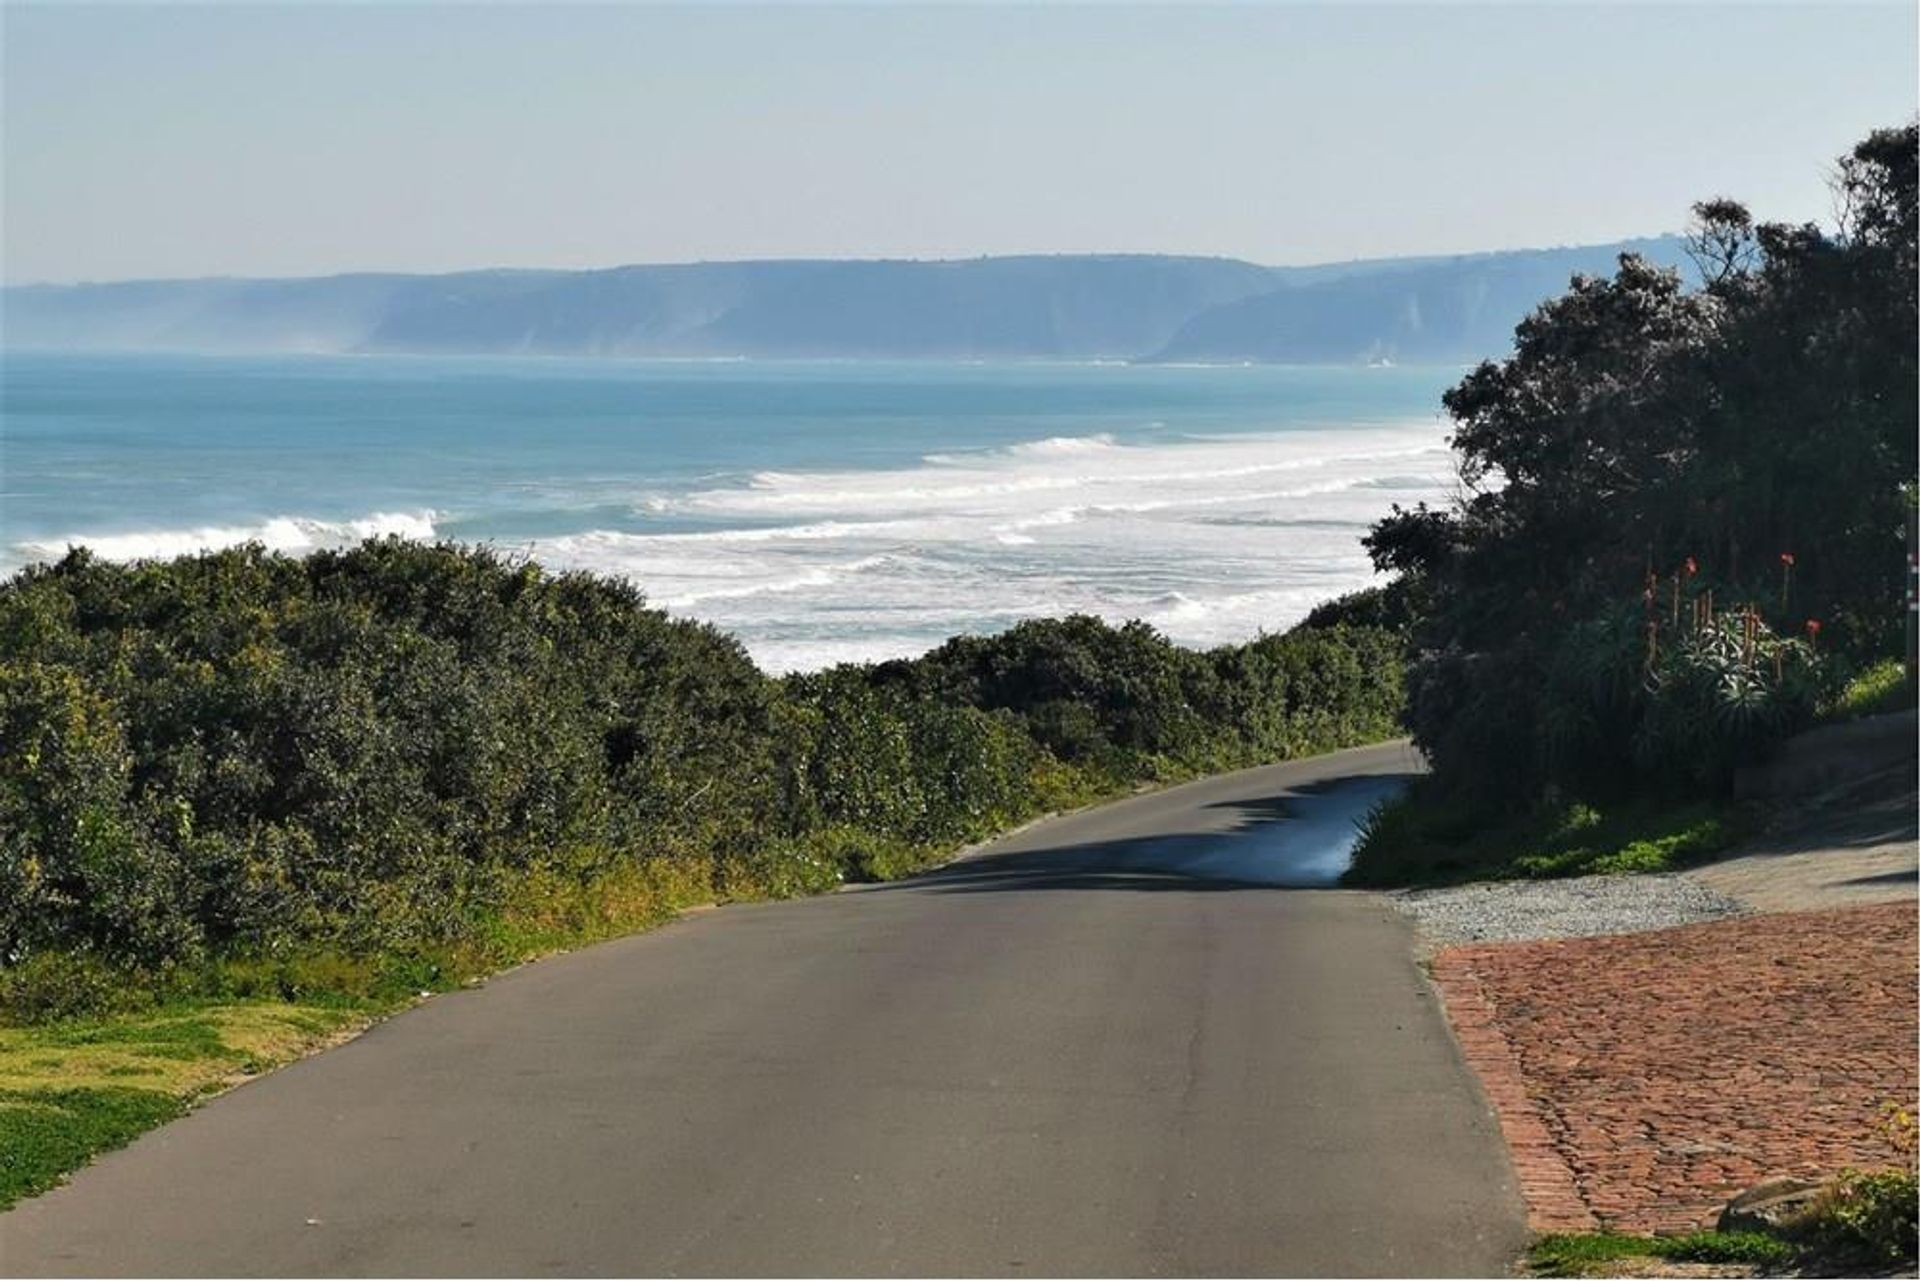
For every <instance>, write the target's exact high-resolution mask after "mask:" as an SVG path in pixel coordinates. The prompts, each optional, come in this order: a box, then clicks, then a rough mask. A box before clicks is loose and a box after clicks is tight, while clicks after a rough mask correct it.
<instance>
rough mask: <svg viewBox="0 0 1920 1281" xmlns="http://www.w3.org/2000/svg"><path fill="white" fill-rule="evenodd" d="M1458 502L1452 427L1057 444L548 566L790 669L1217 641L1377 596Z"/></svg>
mask: <svg viewBox="0 0 1920 1281" xmlns="http://www.w3.org/2000/svg"><path fill="white" fill-rule="evenodd" d="M1452 485H1453V474H1452V467H1451V462H1450V459H1449V455H1448V453H1447V450H1446V447H1445V443H1444V430H1443V428H1442V427H1441V425H1440V424H1439V423H1437V422H1415V423H1391V424H1369V425H1366V426H1362V427H1342V428H1327V429H1323V430H1314V431H1292V432H1285V433H1274V434H1272V435H1262V436H1247V435H1239V436H1221V437H1215V438H1211V439H1191V438H1189V439H1183V440H1177V441H1173V442H1163V443H1155V444H1151V445H1135V444H1126V443H1121V442H1120V441H1118V440H1116V439H1115V438H1114V437H1112V436H1107V435H1093V436H1082V437H1050V438H1047V439H1044V440H1035V441H1031V442H1027V443H1024V444H1018V445H1014V446H1011V447H1009V448H1003V449H998V450H980V451H973V452H967V453H953V452H949V453H938V454H929V455H927V456H926V457H925V458H923V459H922V460H921V462H920V463H919V464H917V465H915V466H910V467H902V468H895V469H888V470H870V471H854V470H837V471H807V472H801V471H763V472H759V473H757V474H754V475H753V476H751V477H749V478H747V479H746V481H745V482H744V483H738V484H734V485H723V486H710V487H706V488H693V489H689V490H687V491H685V492H682V493H679V494H669V495H656V497H657V498H658V501H657V502H656V503H654V504H652V505H651V507H650V511H651V512H653V513H654V514H655V516H656V518H659V517H665V518H668V519H672V518H676V517H678V518H681V519H687V518H692V519H697V520H698V521H700V522H701V524H703V525H718V526H719V528H709V529H703V530H700V531H697V532H662V533H658V534H653V533H646V532H634V531H631V530H628V531H613V530H593V531H587V532H583V533H581V534H577V535H570V536H567V537H564V538H554V539H546V540H542V541H541V542H539V543H538V544H537V545H536V546H535V548H534V550H535V554H536V555H539V556H541V557H542V558H544V559H550V560H553V561H556V562H559V563H562V564H569V565H578V566H581V567H586V568H592V569H596V570H600V571H604V572H616V573H623V574H626V575H629V576H630V577H632V578H633V579H634V580H635V581H637V582H638V583H639V584H640V585H641V586H642V587H643V588H644V589H645V590H646V591H647V593H648V595H649V597H650V598H651V599H652V600H654V601H655V602H656V603H659V604H661V605H664V606H665V607H667V608H669V609H672V610H675V611H684V612H687V613H691V614H693V615H696V616H698V617H701V618H704V619H707V620H710V621H712V622H715V623H717V624H718V625H720V626H722V627H724V628H726V629H728V630H730V631H733V632H735V633H736V634H738V635H739V636H741V638H742V639H743V640H744V641H745V642H746V644H747V646H748V648H749V649H750V650H751V652H752V653H753V654H754V656H755V657H756V658H757V659H758V660H759V661H760V662H762V663H763V664H764V665H766V666H767V667H769V668H770V669H773V670H777V671H784V670H793V669H804V668H813V667H819V666H823V665H826V664H829V663H834V662H845V661H855V660H872V659H876V658H890V657H900V656H904V655H909V654H914V653H918V652H920V651H923V650H925V649H927V648H929V647H930V646H932V645H934V644H937V643H939V642H940V641H941V640H943V639H945V638H946V637H948V636H950V635H954V634H956V633H961V632H983V631H991V630H996V629H998V628H1001V627H1005V626H1008V625H1010V624H1012V623H1014V622H1016V621H1018V620H1020V619H1023V618H1033V617H1043V616H1048V615H1058V614H1062V613H1068V612H1075V611H1080V612H1087V613H1094V614H1099V615H1101V616H1103V617H1106V618H1109V619H1112V620H1114V621H1123V620H1125V619H1128V618H1143V619H1145V620H1146V621H1147V622H1149V623H1151V624H1153V625H1154V626H1156V627H1158V628H1160V629H1161V630H1162V631H1164V632H1165V633H1167V634H1168V635H1169V636H1171V637H1172V638H1173V639H1175V640H1178V641H1181V642H1183V643H1187V644H1195V645H1212V644H1219V643H1224V642H1229V641H1239V640H1245V639H1248V638H1250V637H1252V636H1255V635H1257V634H1259V633H1260V632H1262V631H1274V630H1279V629H1283V628H1285V627H1287V626H1289V625H1291V624H1292V623H1294V622H1296V621H1298V619H1299V618H1301V617H1302V616H1303V615H1304V614H1305V613H1306V612H1307V611H1308V610H1309V609H1311V608H1312V607H1313V606H1314V605H1315V604H1317V603H1319V602H1320V601H1322V600H1325V599H1327V598H1328V597H1331V596H1334V595H1338V594H1339V593H1341V592H1344V591H1350V590H1352V589H1354V588H1356V587H1360V586H1364V585H1365V584H1366V583H1367V582H1368V581H1370V579H1371V577H1372V571H1371V566H1370V565H1369V564H1368V563H1367V559H1366V555H1365V552H1364V550H1363V549H1362V547H1361V546H1360V541H1359V535H1360V533H1361V532H1362V531H1363V530H1364V528H1365V526H1366V525H1367V524H1368V523H1369V522H1371V521H1373V520H1375V519H1377V518H1378V517H1379V516H1380V515H1382V514H1383V513H1384V512H1385V510H1386V508H1387V505H1388V503H1389V502H1394V501H1398V502H1401V503H1403V504H1405V503H1409V502H1414V501H1419V500H1422V499H1425V500H1427V501H1440V500H1443V499H1444V498H1445V497H1446V495H1447V494H1448V492H1449V491H1450V490H1451V488H1452Z"/></svg>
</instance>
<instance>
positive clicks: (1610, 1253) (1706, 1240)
mask: <svg viewBox="0 0 1920 1281" xmlns="http://www.w3.org/2000/svg"><path fill="white" fill-rule="evenodd" d="M1798 1255H1799V1252H1798V1251H1797V1250H1796V1249H1795V1248H1794V1247H1793V1246H1792V1245H1790V1244H1788V1243H1787V1242H1785V1241H1782V1240H1780V1239H1778V1238H1777V1237H1770V1236H1766V1235H1763V1234H1761V1233H1758V1232H1694V1233H1690V1234H1688V1235H1686V1236H1674V1237H1640V1236H1624V1235H1621V1234H1618V1233H1612V1232H1586V1233H1580V1234H1578V1235H1566V1236H1547V1237H1541V1238H1540V1239H1539V1240H1538V1241H1536V1242H1534V1245H1533V1249H1532V1250H1531V1251H1529V1252H1528V1255H1527V1263H1528V1265H1529V1266H1530V1267H1531V1268H1532V1270H1533V1271H1534V1272H1535V1273H1537V1274H1538V1275H1540V1276H1547V1277H1582V1276H1593V1275H1595V1274H1596V1272H1597V1271H1598V1270H1599V1269H1600V1266H1601V1265H1603V1264H1607V1263H1612V1262H1616V1261H1618V1260H1620V1259H1666V1260H1669V1261H1671V1262H1674V1263H1728V1264H1750V1265H1754V1266H1758V1267H1763V1268H1775V1267H1784V1266H1785V1265H1787V1264H1790V1263H1792V1262H1794V1260H1795V1259H1796V1258H1797V1257H1798Z"/></svg>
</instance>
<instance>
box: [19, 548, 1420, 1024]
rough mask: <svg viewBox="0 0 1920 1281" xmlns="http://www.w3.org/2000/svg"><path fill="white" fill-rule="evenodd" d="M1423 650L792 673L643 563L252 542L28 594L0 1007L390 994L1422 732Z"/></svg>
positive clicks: (1318, 648)
mask: <svg viewBox="0 0 1920 1281" xmlns="http://www.w3.org/2000/svg"><path fill="white" fill-rule="evenodd" d="M1397 655H1398V644H1397V640H1396V638H1395V637H1394V636H1393V634H1391V633H1390V632H1386V631H1383V630H1380V629H1370V628H1356V627H1347V626H1333V627H1328V628H1307V629H1302V630H1300V631H1297V632H1295V633H1292V634H1289V635H1286V636H1267V637H1263V638H1261V639H1258V640H1255V641H1252V642H1250V643H1248V644H1245V645H1238V646H1228V647H1224V648H1221V649H1216V650H1212V651H1207V652H1199V651H1192V650H1186V649H1182V648H1179V647H1177V646H1174V645H1172V644H1170V643H1168V642H1167V641H1165V640H1164V639H1163V638H1161V637H1160V636H1159V635H1158V634H1156V633H1155V632H1154V631H1153V630H1152V629H1151V628H1149V627H1147V626H1145V625H1143V624H1138V623H1134V624H1129V625H1127V626H1124V627H1118V628H1116V627H1111V626H1108V625H1107V624H1105V623H1102V622H1100V621H1099V620H1097V619H1093V618H1088V617H1074V618H1067V619H1062V620H1053V621H1037V622H1032V623H1027V624H1023V625H1021V626H1019V627H1016V628H1014V629H1012V630H1011V631H1008V632H1006V633H1003V634H1001V635H998V636H991V637H963V638H960V639H956V640H954V641H951V642H949V643H948V644H946V645H944V646H942V647H940V648H938V649H936V650H934V651H933V652H932V653H930V654H927V655H926V656H924V657H922V658H919V659H916V660H912V661H904V662H891V663H883V664H879V665H876V666H842V667H837V668H834V669H831V670H828V671H825V672H820V673H815V674H809V675H803V676H795V677H790V678H787V679H785V680H776V679H771V678H769V677H767V676H766V675H764V674H762V673H761V672H760V671H759V670H758V669H757V668H756V667H755V666H754V665H753V663H752V662H751V661H750V660H749V659H748V658H747V657H746V655H745V653H744V652H743V651H742V649H741V648H740V646H739V645H738V644H737V643H736V642H735V641H733V640H732V639H730V638H729V637H727V636H725V635H723V634H721V633H719V632H718V631H716V630H714V629H713V628H711V627H707V626H704V625H700V624H696V623H691V622H685V621H680V620H675V619H670V618H668V617H667V616H666V615H665V614H663V613H661V612H660V611H657V610H653V609H650V608H648V607H647V606H646V604H645V602H644V601H643V599H642V597H641V595H640V593H639V591H638V590H637V589H636V588H634V587H633V586H631V585H630V584H628V583H627V582H625V581H624V580H616V579H608V578H600V577H595V576H592V575H588V574H583V573H569V574H552V573H549V572H547V571H546V570H544V569H543V568H542V567H541V566H539V565H538V564H535V563H533V562H530V561H523V560H514V559H510V558H507V557H504V556H501V555H499V554H498V553H495V552H493V551H491V550H487V549H484V548H463V547H456V546H452V545H442V546H425V545H421V544H416V543H408V542H404V541H401V540H397V539H394V540H385V541H374V542H368V543H365V544H363V545H361V546H358V547H355V548H352V549H350V550H345V551H338V552H320V553H316V554H314V555H311V556H308V557H306V558H305V559H295V558H289V557H284V556H278V555H273V554H269V553H267V552H265V551H263V550H262V549H260V548H258V547H242V548H237V549H233V550H228V551H222V552H216V553H210V554H205V555H200V556H193V557H185V558H181V559H177V560H173V561H164V562H144V563H137V564H131V565H120V564H110V563H107V562H104V561H101V560H99V559H97V558H95V557H93V556H92V555H90V554H89V553H87V552H85V551H74V552H72V553H70V554H69V555H68V556H66V557H65V558H64V559H63V560H61V561H59V562H58V563H55V564H51V565H45V566H39V567H34V568H31V569H28V570H26V571H23V572H22V573H20V574H19V575H17V576H16V577H14V578H13V579H12V580H10V581H8V582H7V583H5V584H4V585H0V739H4V741H5V742H6V743H7V745H8V750H7V752H6V753H5V755H4V756H3V757H0V842H4V846H3V848H0V958H3V959H4V965H3V966H0V1010H4V1012H5V1014H6V1016H7V1017H8V1018H9V1019H10V1020H12V1021H15V1022H21V1021H34V1020H44V1019H49V1018H58V1017H61V1016H65V1015H72V1014H78V1013H84V1012H99V1011H102V1010H107V1009H113V1008H138V1007H139V1006H140V1005H141V1004H143V1003H148V1002H152V1001H157V1000H163V999H167V998H172V997H196V996H226V997H237V998H252V997H263V996H267V997H281V998H291V999H311V998H312V997H314V996H316V995H326V994H332V995H344V996H350V997H355V998H366V999H378V998H381V997H383V996H391V995H395V994H401V993H410V992H414V991H418V990H420V989H423V988H431V987H434V986H438V985H442V984H444V983H446V982H451V981H457V980H458V979H459V978H460V977H463V976H465V975H469V974H473V973H478V972H484V971H485V970H486V969H488V968H491V967H492V966H494V965H496V964H499V963H502V962H506V961H510V960H514V959H518V958H519V957H520V956H521V955H524V954H526V953H528V952H530V951H537V950H540V949H541V948H542V947H545V946H552V945H558V944H562V943H564V942H567V941H571V940H577V939H578V938H581V937H590V936H593V935H595V934H596V933H602V934H603V933H604V932H607V931H615V932H617V931H618V930H619V929H625V928H632V927H633V926H635V925H637V924H645V923H649V922H651V921H654V920H658V919H662V918H664V917H665V916H666V915H669V914H670V913H671V912H672V911H674V910H675V909H677V908H679V907H681V906H685V905H686V904H688V903H692V902H699V901H708V900H713V899H725V898H738V897H752V896H761V895H770V894H771V895H784V894H795V893H804V892H808V891H817V890H822V889H827V888H831V887H832V886H834V885H837V884H839V883H840V882H842V881H843V880H857V879H870V878H876V877H886V876H892V875H898V874H900V873H902V872H905V871H908V870H912V869H914V868H917V867H920V866H924V865H925V864H927V863H928V862H930V861H932V860H934V859H937V858H938V857H940V856H941V855H942V854H943V853H945V852H947V851H951V850H952V849H954V848H955V847H957V846H959V845H961V844H964V843H965V842H968V841H971V840H975V839H978V838H981V837H984V836H987V835H990V834H992V833H994V832H996V831H999V830H1002V829H1004V828H1005V827H1007V826H1008V825H1010V824H1013V823H1017V822H1019V821H1021V820H1023V819H1025V818H1028V817H1030V816H1032V815H1034V814H1036V813H1040V812H1043V811H1045V810H1049V809H1056V808H1060V807H1063V806H1071V805H1075V804H1079V803H1083V802H1086V801H1089V800H1092V799H1095V798H1098V797H1102V796H1106V795H1110V794H1113V793H1116V792H1119V791H1124V790H1127V789H1130V788H1132V787H1135V786H1137V785H1140V784H1143V783H1159V782H1168V781H1173V780H1176V779H1180V778H1184V777H1188V776H1191V775H1194V774H1197V773H1200V772H1203V771H1209V770H1216V769H1221V768H1230V767H1234V766H1240V765H1247V764H1253V763H1258V762H1262V761H1268V760H1275V759H1281V758H1284V757H1287V756H1293V755H1301V754H1306V753H1310V752H1315V751H1321V750H1325V749H1328V748H1333V747H1339V746H1344V745H1349V744H1353V743H1359V742H1364V741H1368V740H1372V739H1378V738H1381V737H1386V736H1388V735H1390V734H1392V733H1393V732H1394V731H1395V729H1396V718H1397V715H1398V711H1399V707H1400V704H1401V701H1402V690H1401V685H1400V681H1399V675H1398V664H1397Z"/></svg>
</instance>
